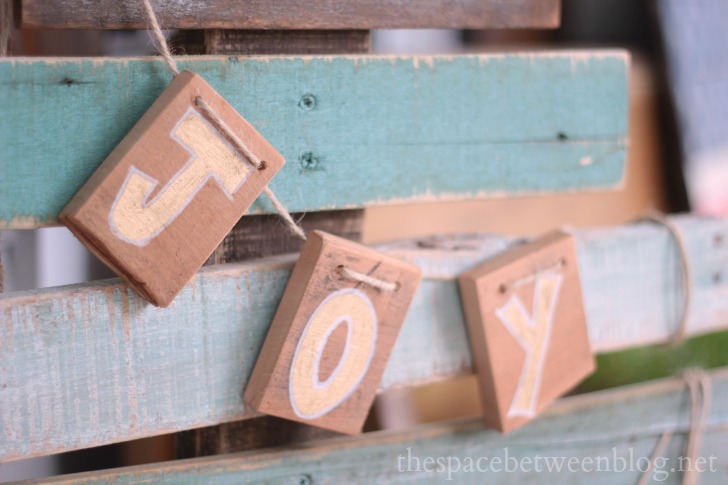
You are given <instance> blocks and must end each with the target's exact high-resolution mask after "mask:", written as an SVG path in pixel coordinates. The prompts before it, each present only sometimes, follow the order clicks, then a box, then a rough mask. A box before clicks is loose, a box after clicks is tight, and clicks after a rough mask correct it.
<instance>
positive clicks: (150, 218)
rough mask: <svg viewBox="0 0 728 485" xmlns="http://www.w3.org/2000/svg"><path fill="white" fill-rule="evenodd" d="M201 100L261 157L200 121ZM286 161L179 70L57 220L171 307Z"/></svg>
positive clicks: (160, 303) (214, 95) (195, 77)
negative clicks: (253, 159)
mask: <svg viewBox="0 0 728 485" xmlns="http://www.w3.org/2000/svg"><path fill="white" fill-rule="evenodd" d="M198 96H200V97H202V99H204V100H205V102H206V103H207V104H208V105H209V106H210V107H211V108H212V109H213V111H214V112H215V113H216V114H217V115H218V116H219V117H220V118H221V119H222V120H223V122H224V123H225V124H226V125H227V126H228V127H229V128H230V129H231V130H232V131H233V133H235V135H236V136H237V137H238V138H239V139H240V140H241V141H242V142H243V143H244V144H245V145H246V146H247V147H248V149H249V150H250V151H251V152H252V153H254V154H255V155H256V156H257V157H258V158H259V159H261V160H265V162H266V163H265V169H264V170H257V169H256V168H255V167H254V166H253V165H252V164H251V163H250V161H249V160H246V159H245V158H244V157H243V156H242V155H240V154H239V153H238V152H237V151H236V150H235V149H234V148H233V147H232V145H231V144H230V141H229V140H228V139H226V137H225V135H223V134H222V133H220V132H219V131H218V130H217V129H216V128H215V127H213V125H212V124H211V123H210V122H209V121H208V120H207V119H206V118H205V116H204V114H203V113H202V112H200V111H199V110H198V108H197V106H196V104H195V99H196V98H197V97H198ZM284 163H285V161H284V160H283V157H282V156H281V155H280V154H279V153H278V152H277V151H276V150H275V149H274V148H273V147H272V146H271V145H270V144H269V143H268V142H267V141H266V140H265V139H264V138H263V137H262V136H261V135H260V134H259V133H258V132H257V131H255V129H254V128H253V127H252V126H251V125H250V124H249V123H248V122H247V121H245V119H243V117H241V116H240V115H239V114H238V113H237V112H236V111H235V109H233V107H232V106H230V105H229V104H228V103H227V102H226V101H225V100H224V99H223V98H222V97H221V96H220V95H219V94H217V92H215V90H214V89H212V87H210V85H209V84H207V83H206V82H205V81H204V80H203V79H202V78H201V77H200V76H198V75H197V74H194V73H192V72H189V71H182V72H181V73H180V74H179V75H178V76H177V77H175V78H174V80H173V81H172V82H171V83H170V84H169V86H167V88H166V89H165V90H164V91H163V92H162V94H161V96H160V97H159V98H158V99H157V100H156V101H155V102H154V104H152V106H151V107H150V108H149V110H147V112H146V113H145V114H144V116H142V118H141V119H140V120H139V121H138V122H137V124H136V125H134V127H133V128H132V129H131V131H130V132H129V133H128V134H127V135H126V137H124V139H123V140H122V141H121V142H120V143H119V144H118V145H117V146H116V148H115V149H114V150H113V151H112V152H111V154H110V155H109V156H108V157H107V158H106V160H105V161H104V162H103V163H102V164H101V166H100V167H99V168H98V169H97V170H96V172H94V174H93V175H92V176H91V178H90V179H89V180H88V181H87V182H86V184H85V185H84V186H83V187H82V188H81V190H79V192H78V193H77V194H76V195H75V196H74V197H73V199H71V201H70V202H69V203H68V205H66V207H65V208H64V209H63V210H62V211H61V213H60V215H59V219H60V220H61V222H63V223H64V224H65V225H66V226H68V228H69V229H71V231H72V232H73V233H74V234H75V235H76V237H78V238H79V239H80V240H81V242H83V243H84V244H85V245H86V246H87V247H88V248H89V249H90V250H91V251H92V252H93V253H94V254H95V255H96V256H97V257H99V258H100V259H101V260H102V261H104V262H105V263H106V264H107V265H108V266H109V267H110V268H111V269H113V270H114V271H115V272H116V273H117V274H119V276H121V277H122V278H123V279H124V280H125V281H126V282H127V283H128V284H129V286H131V287H132V288H134V289H135V290H136V291H137V292H138V293H139V294H141V295H142V296H143V297H144V298H146V299H147V300H149V301H150V302H152V303H153V304H155V305H157V306H167V305H169V304H170V303H171V302H172V300H173V299H174V297H175V296H176V295H177V294H178V293H179V292H180V290H181V289H182V288H183V287H184V285H185V284H186V283H187V282H188V281H189V280H190V278H192V276H193V275H194V274H195V273H196V272H197V270H198V269H200V267H201V266H202V265H203V264H204V262H205V260H207V258H208V257H209V256H210V254H212V252H213V251H214V250H215V248H216V247H217V246H218V244H220V242H221V241H222V239H223V238H224V237H225V235H226V234H227V233H228V232H230V230H231V229H232V227H233V226H234V225H235V223H236V222H237V221H238V220H239V219H240V217H242V215H243V214H244V213H245V211H246V210H248V207H250V205H251V204H252V203H253V201H254V200H255V199H256V197H258V195H260V193H261V192H262V191H263V189H264V188H265V187H266V185H268V183H269V182H270V181H271V179H272V178H273V176H274V175H275V174H276V173H277V172H278V171H279V170H280V168H281V167H282V166H283V164H284Z"/></svg>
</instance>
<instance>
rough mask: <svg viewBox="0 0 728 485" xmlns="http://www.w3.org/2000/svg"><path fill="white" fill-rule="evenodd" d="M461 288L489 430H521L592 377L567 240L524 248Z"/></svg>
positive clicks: (550, 239)
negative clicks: (547, 406) (544, 409)
mask: <svg viewBox="0 0 728 485" xmlns="http://www.w3.org/2000/svg"><path fill="white" fill-rule="evenodd" d="M459 283H460V294H461V299H462V303H463V308H464V311H465V318H466V320H467V326H468V334H469V337H470V349H471V351H472V354H473V361H474V363H475V368H476V372H477V377H478V384H479V387H480V391H481V392H480V394H481V397H482V401H483V411H484V415H485V422H486V425H488V426H490V427H492V428H496V429H498V430H500V431H501V432H503V433H505V432H508V431H511V430H513V429H515V428H517V427H519V426H521V425H523V424H524V423H526V422H527V421H529V420H530V419H532V418H534V417H535V416H536V415H538V414H539V413H540V412H541V410H542V409H543V408H544V407H545V406H546V405H547V404H548V403H550V402H551V401H553V400H554V399H556V398H557V397H559V396H561V395H563V394H564V393H566V392H567V391H569V390H570V389H571V388H573V387H574V386H575V385H576V384H578V383H579V382H580V381H581V380H582V379H583V378H584V377H586V376H588V375H589V374H591V372H592V371H593V370H594V357H593V354H592V351H591V347H590V345H589V336H588V333H587V326H586V319H585V315H584V305H583V303H582V296H581V285H580V282H579V270H578V265H577V259H576V247H575V244H574V239H573V237H571V236H570V235H569V234H567V233H565V232H562V231H556V232H553V233H551V234H548V235H546V236H544V237H542V238H540V239H537V240H535V241H533V242H530V243H526V244H523V245H521V246H518V247H517V248H515V249H513V250H510V251H507V252H505V253H503V254H501V255H499V256H496V257H494V258H493V259H490V260H488V261H486V262H485V263H483V264H482V265H480V266H478V267H476V268H474V269H472V270H470V271H467V272H465V273H463V274H462V275H461V276H460V277H459Z"/></svg>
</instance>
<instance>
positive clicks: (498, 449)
mask: <svg viewBox="0 0 728 485" xmlns="http://www.w3.org/2000/svg"><path fill="white" fill-rule="evenodd" d="M710 375H711V379H712V381H713V399H712V407H711V412H710V415H709V417H708V419H707V420H706V427H705V430H706V432H705V436H704V438H703V442H702V447H701V450H700V453H699V454H698V457H699V458H701V459H702V460H703V461H700V462H698V461H696V462H695V466H696V467H697V466H699V467H700V469H701V470H704V473H701V474H700V475H699V477H700V483H701V484H703V485H711V484H716V485H717V484H721V485H722V484H724V483H726V481H728V439H726V438H728V428H726V426H728V371H726V370H725V369H722V370H720V371H714V372H712V373H711V374H710ZM689 402H690V401H689V394H688V391H687V389H686V386H685V383H684V381H682V379H669V380H661V381H656V382H652V383H648V384H642V385H638V386H630V387H625V388H619V389H616V390H611V391H605V392H597V393H593V394H589V395H582V396H577V397H572V398H566V399H563V400H561V401H558V402H556V403H555V404H553V405H552V406H550V407H549V408H548V409H547V410H546V411H545V412H544V413H543V415H541V416H540V417H539V418H538V419H536V420H534V421H532V422H530V423H529V424H528V425H527V426H524V427H522V428H521V429H518V430H516V431H514V432H512V433H509V434H507V435H505V436H504V435H501V434H499V433H498V432H496V431H493V430H487V429H485V428H484V427H483V425H482V423H481V422H480V420H463V421H458V422H454V423H452V422H451V423H440V424H434V425H427V426H421V427H419V428H415V429H413V430H408V431H405V432H376V433H368V434H365V435H362V436H357V437H347V438H338V439H331V440H325V441H320V442H318V443H316V442H313V443H307V444H305V445H297V446H295V447H293V448H288V449H286V448H279V449H273V450H261V451H254V452H247V453H237V454H230V455H222V456H217V457H209V458H196V459H191V460H178V461H174V462H166V463H158V464H153V465H146V466H139V467H129V468H120V469H115V470H106V471H100V472H90V473H83V474H78V475H66V476H63V477H57V478H55V479H51V480H49V481H47V482H46V481H43V482H42V483H55V484H67V485H71V484H80V483H84V484H86V483H110V482H113V483H119V484H132V483H165V484H198V483H216V484H239V483H245V484H270V483H276V484H278V483H281V484H286V483H290V484H318V483H331V484H338V483H347V484H358V483H362V484H373V483H376V484H379V483H400V482H405V483H412V482H417V483H425V484H429V483H432V484H442V483H457V484H477V485H481V484H483V483H489V484H498V485H509V484H517V485H524V484H544V483H559V484H562V483H589V484H594V485H621V484H625V485H634V484H635V483H637V482H638V481H639V479H640V477H641V470H645V469H646V464H647V463H648V460H649V458H650V456H651V455H652V452H653V450H654V448H655V445H656V443H657V441H658V440H659V439H660V436H661V435H662V433H663V432H664V431H671V432H674V434H673V437H672V439H671V441H670V442H669V444H668V446H667V447H666V449H665V450H664V452H663V455H662V457H663V459H660V460H655V467H654V472H653V475H652V481H650V482H649V483H666V484H680V483H682V479H683V474H682V473H681V472H680V471H679V469H680V457H681V456H685V451H684V450H685V441H686V435H687V433H686V430H687V429H688V428H689V423H690V410H689V406H690V405H689ZM537 456H538V457H540V458H536V457H537ZM428 457H429V459H430V461H429V462H428V463H426V462H425V460H427V459H428ZM537 467H538V468H537ZM450 481H451V482H450ZM31 483H41V482H40V481H38V482H31Z"/></svg>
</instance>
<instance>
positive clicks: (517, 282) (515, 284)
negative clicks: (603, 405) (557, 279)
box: [500, 259, 566, 293]
mask: <svg viewBox="0 0 728 485" xmlns="http://www.w3.org/2000/svg"><path fill="white" fill-rule="evenodd" d="M565 265H566V261H565V260H564V259H560V260H559V261H558V262H556V263H554V264H552V265H551V266H547V267H546V268H543V269H539V270H536V271H534V272H532V273H529V274H527V275H525V276H522V277H521V278H516V279H514V280H511V281H509V282H507V283H503V284H502V285H501V286H500V290H501V293H505V292H507V291H510V290H514V289H516V288H519V287H521V286H523V285H525V284H528V283H531V282H532V281H534V280H536V279H537V278H538V277H539V276H541V275H543V274H546V273H553V272H554V271H558V270H559V269H561V268H562V267H564V266H565Z"/></svg>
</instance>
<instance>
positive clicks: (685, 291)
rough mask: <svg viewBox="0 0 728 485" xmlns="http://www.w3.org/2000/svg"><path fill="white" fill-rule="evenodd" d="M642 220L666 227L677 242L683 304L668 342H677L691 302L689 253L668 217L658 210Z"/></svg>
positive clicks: (686, 324) (684, 330) (680, 339)
mask: <svg viewBox="0 0 728 485" xmlns="http://www.w3.org/2000/svg"><path fill="white" fill-rule="evenodd" d="M641 220H644V221H650V222H655V223H657V224H660V225H662V226H664V227H666V228H667V230H668V231H669V232H670V235H671V236H672V238H673V239H674V240H675V242H676V243H677V248H678V251H679V253H680V270H681V279H680V282H681V286H682V296H683V304H682V309H681V311H680V320H679V322H678V326H677V329H676V330H675V332H674V333H673V334H672V335H671V336H670V338H669V340H668V343H670V344H677V343H680V342H682V341H683V340H684V339H685V336H686V334H687V329H688V316H689V314H690V304H691V302H692V296H693V295H692V287H693V275H692V268H691V266H690V255H689V252H688V247H687V243H686V242H685V237H684V236H683V233H682V231H681V230H680V228H679V227H678V226H677V224H675V223H674V222H673V221H672V220H671V219H670V218H669V217H667V216H666V215H665V214H662V213H660V212H649V213H647V214H646V215H645V216H643V217H642V218H641Z"/></svg>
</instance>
